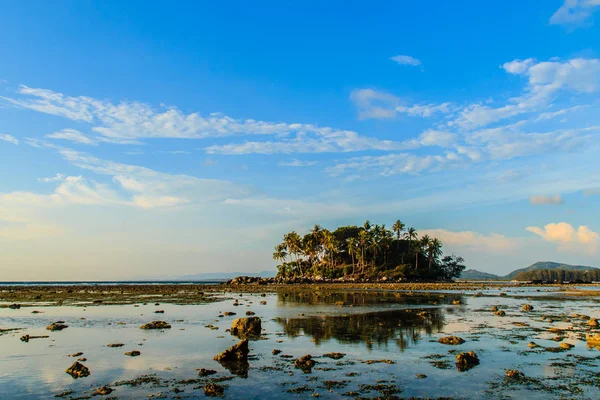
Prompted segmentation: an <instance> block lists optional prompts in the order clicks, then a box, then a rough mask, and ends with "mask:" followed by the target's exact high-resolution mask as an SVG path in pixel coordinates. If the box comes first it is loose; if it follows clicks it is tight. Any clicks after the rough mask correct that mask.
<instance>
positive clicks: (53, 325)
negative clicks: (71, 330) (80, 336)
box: [46, 321, 69, 332]
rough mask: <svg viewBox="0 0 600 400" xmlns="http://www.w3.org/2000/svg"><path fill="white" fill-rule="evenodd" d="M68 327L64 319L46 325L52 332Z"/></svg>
mask: <svg viewBox="0 0 600 400" xmlns="http://www.w3.org/2000/svg"><path fill="white" fill-rule="evenodd" d="M68 327H69V325H65V324H64V321H57V322H53V323H51V324H50V325H48V326H47V327H46V329H47V330H49V331H52V332H54V331H62V330H63V329H66V328H68Z"/></svg>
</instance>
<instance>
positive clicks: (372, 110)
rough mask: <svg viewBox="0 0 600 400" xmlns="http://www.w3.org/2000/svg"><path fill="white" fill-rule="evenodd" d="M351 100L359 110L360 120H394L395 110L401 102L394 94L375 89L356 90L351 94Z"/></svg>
mask: <svg viewBox="0 0 600 400" xmlns="http://www.w3.org/2000/svg"><path fill="white" fill-rule="evenodd" d="M350 100H352V101H353V102H354V104H355V105H356V107H357V108H358V118H360V119H368V118H394V117H395V116H396V110H395V108H396V107H397V106H398V104H399V102H400V100H399V99H398V98H397V97H396V96H394V95H393V94H389V93H385V92H380V91H377V90H374V89H356V90H353V91H352V93H351V94H350Z"/></svg>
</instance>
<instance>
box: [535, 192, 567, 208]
mask: <svg viewBox="0 0 600 400" xmlns="http://www.w3.org/2000/svg"><path fill="white" fill-rule="evenodd" d="M529 202H530V203H531V204H533V205H543V204H563V203H564V200H563V198H562V197H561V196H560V195H558V194H557V195H555V196H531V197H529Z"/></svg>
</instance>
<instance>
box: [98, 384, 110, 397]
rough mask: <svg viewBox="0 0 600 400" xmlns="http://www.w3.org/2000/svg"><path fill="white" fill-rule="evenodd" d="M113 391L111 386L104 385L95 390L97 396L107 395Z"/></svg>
mask: <svg viewBox="0 0 600 400" xmlns="http://www.w3.org/2000/svg"><path fill="white" fill-rule="evenodd" d="M113 391H114V389H112V388H109V387H108V386H102V387H99V388H98V389H96V390H95V391H94V395H95V396H106V395H109V394H111V393H112V392H113Z"/></svg>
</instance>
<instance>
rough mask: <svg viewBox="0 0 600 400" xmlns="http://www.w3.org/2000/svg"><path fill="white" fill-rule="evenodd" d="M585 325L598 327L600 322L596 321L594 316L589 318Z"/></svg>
mask: <svg viewBox="0 0 600 400" xmlns="http://www.w3.org/2000/svg"><path fill="white" fill-rule="evenodd" d="M587 325H588V326H589V327H592V328H598V326H600V324H599V323H598V320H597V319H596V318H590V320H589V321H588V323H587Z"/></svg>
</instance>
